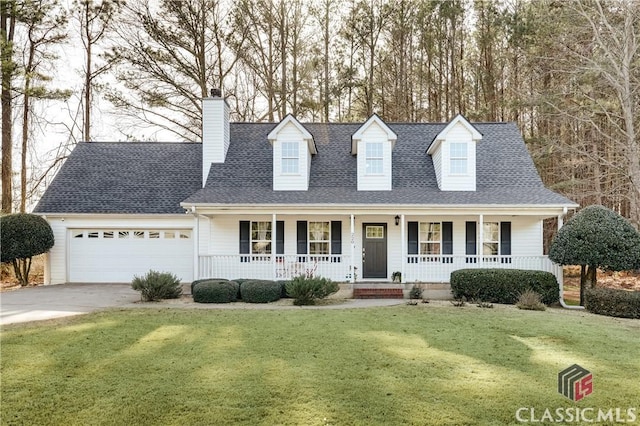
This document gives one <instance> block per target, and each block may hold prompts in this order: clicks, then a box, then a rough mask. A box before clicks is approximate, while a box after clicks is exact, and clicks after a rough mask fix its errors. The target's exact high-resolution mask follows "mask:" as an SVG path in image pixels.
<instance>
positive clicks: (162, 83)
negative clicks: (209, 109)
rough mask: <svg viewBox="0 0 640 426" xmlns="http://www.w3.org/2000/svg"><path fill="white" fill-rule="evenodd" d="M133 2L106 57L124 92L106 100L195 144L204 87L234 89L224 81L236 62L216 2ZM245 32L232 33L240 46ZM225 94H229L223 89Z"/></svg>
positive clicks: (223, 13)
mask: <svg viewBox="0 0 640 426" xmlns="http://www.w3.org/2000/svg"><path fill="white" fill-rule="evenodd" d="M153 5H154V2H152V1H150V0H137V1H136V0H134V1H131V2H129V3H128V4H127V5H126V6H125V7H124V8H123V11H122V17H121V19H120V21H119V23H118V25H117V27H116V33H117V35H118V44H117V46H115V47H114V48H113V49H111V52H110V53H109V55H108V57H109V58H110V59H113V60H116V61H118V72H117V75H116V77H117V78H118V80H119V81H120V82H121V83H122V84H123V85H124V87H125V88H126V89H127V92H126V93H125V92H123V91H112V92H110V93H109V95H108V99H109V100H110V101H111V102H112V103H113V104H114V105H115V106H117V107H118V108H120V110H121V113H123V114H126V115H127V116H129V117H131V118H132V119H134V120H135V121H136V122H137V123H146V124H147V125H154V126H157V127H160V128H162V129H165V130H168V131H170V132H172V133H174V134H175V135H176V136H178V137H179V138H181V139H183V138H184V139H188V140H193V139H199V138H200V128H201V126H200V124H201V120H202V117H201V112H202V111H201V104H200V99H202V98H203V97H205V96H207V95H208V88H214V87H219V88H222V89H223V90H224V91H225V93H231V94H232V95H233V93H232V92H233V90H232V88H230V86H229V85H228V84H227V79H228V77H229V75H230V72H231V70H232V69H233V68H234V65H235V63H236V61H237V58H236V57H235V56H234V55H233V54H232V53H231V52H230V51H229V49H228V48H227V47H226V42H225V40H226V38H227V37H229V36H230V33H231V30H230V29H229V28H228V27H227V25H226V20H227V14H228V13H229V11H227V10H225V9H224V8H223V7H222V5H221V4H220V3H219V2H217V1H211V0H189V1H181V0H164V1H162V2H161V3H160V5H159V7H158V8H156V7H154V6H153ZM243 31H244V30H242V29H238V30H237V32H234V35H235V36H236V37H237V42H238V43H239V45H240V46H242V43H243V41H242V40H243V37H244V36H243ZM227 89H228V90H227Z"/></svg>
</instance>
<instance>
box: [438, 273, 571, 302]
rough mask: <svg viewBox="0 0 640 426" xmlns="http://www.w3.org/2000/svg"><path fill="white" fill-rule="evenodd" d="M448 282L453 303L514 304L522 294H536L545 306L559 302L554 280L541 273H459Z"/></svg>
mask: <svg viewBox="0 0 640 426" xmlns="http://www.w3.org/2000/svg"><path fill="white" fill-rule="evenodd" d="M450 282H451V292H452V293H453V297H454V298H455V299H460V298H462V297H465V298H466V299H467V300H478V301H483V302H491V303H505V304H514V303H516V302H517V301H518V297H519V296H520V295H521V294H522V293H524V292H525V291H526V290H533V291H535V292H536V293H538V294H539V295H540V296H541V299H542V303H544V304H546V305H550V304H552V303H556V302H557V301H558V300H559V299H560V289H559V287H558V281H556V277H555V276H554V275H553V274H552V273H550V272H544V271H529V270H522V269H460V270H457V271H454V272H452V273H451V280H450Z"/></svg>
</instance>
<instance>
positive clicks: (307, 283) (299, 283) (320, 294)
mask: <svg viewBox="0 0 640 426" xmlns="http://www.w3.org/2000/svg"><path fill="white" fill-rule="evenodd" d="M339 289H340V287H339V286H338V283H335V282H333V281H331V280H329V279H327V278H322V277H306V276H304V275H300V276H299V277H296V278H294V279H292V280H291V281H289V282H288V283H287V284H286V290H287V294H289V295H290V296H291V297H293V298H294V299H295V300H294V301H293V304H294V305H298V306H299V305H314V304H315V303H316V300H317V299H324V298H325V297H327V296H329V295H330V294H333V293H335V292H337V291H338V290H339Z"/></svg>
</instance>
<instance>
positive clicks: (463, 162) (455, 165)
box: [451, 158, 467, 175]
mask: <svg viewBox="0 0 640 426" xmlns="http://www.w3.org/2000/svg"><path fill="white" fill-rule="evenodd" d="M466 173H467V159H466V158H464V159H451V174H454V175H463V174H466Z"/></svg>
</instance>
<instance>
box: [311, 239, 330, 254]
mask: <svg viewBox="0 0 640 426" xmlns="http://www.w3.org/2000/svg"><path fill="white" fill-rule="evenodd" d="M309 254H329V243H327V242H324V243H318V242H312V243H309Z"/></svg>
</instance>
